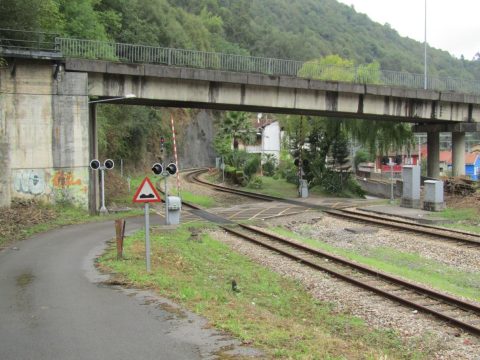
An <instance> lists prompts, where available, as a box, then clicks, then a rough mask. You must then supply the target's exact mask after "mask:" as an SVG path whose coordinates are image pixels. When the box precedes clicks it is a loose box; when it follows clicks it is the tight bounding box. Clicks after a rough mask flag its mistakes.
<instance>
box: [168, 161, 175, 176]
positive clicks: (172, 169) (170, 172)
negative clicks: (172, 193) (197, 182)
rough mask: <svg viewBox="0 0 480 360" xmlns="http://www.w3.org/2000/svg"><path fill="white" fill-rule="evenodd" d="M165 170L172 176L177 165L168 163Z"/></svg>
mask: <svg viewBox="0 0 480 360" xmlns="http://www.w3.org/2000/svg"><path fill="white" fill-rule="evenodd" d="M166 170H167V172H168V173H169V174H170V175H174V174H176V173H177V165H175V163H170V164H168V166H167V168H166Z"/></svg>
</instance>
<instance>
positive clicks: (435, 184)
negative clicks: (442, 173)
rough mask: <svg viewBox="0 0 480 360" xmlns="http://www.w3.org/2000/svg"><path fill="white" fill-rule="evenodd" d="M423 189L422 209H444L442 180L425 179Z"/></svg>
mask: <svg viewBox="0 0 480 360" xmlns="http://www.w3.org/2000/svg"><path fill="white" fill-rule="evenodd" d="M424 189H425V196H424V201H423V209H424V210H427V211H441V210H443V209H445V202H444V201H443V181H440V180H426V181H425V184H424Z"/></svg>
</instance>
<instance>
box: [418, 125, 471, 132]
mask: <svg viewBox="0 0 480 360" xmlns="http://www.w3.org/2000/svg"><path fill="white" fill-rule="evenodd" d="M412 130H413V132H417V133H425V132H431V131H436V132H452V133H453V132H480V123H456V124H452V123H450V124H438V123H437V124H420V125H415V126H413V128H412Z"/></svg>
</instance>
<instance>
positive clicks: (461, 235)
mask: <svg viewBox="0 0 480 360" xmlns="http://www.w3.org/2000/svg"><path fill="white" fill-rule="evenodd" d="M205 171H206V170H205V169H200V170H196V171H194V172H191V173H189V174H187V179H188V180H189V181H191V182H195V183H199V184H201V185H203V186H208V187H210V188H213V189H215V190H217V191H222V192H226V193H231V194H237V195H239V196H247V197H249V198H253V199H257V200H262V201H279V202H287V203H289V204H293V205H297V206H303V207H309V208H312V209H316V210H320V211H323V212H324V213H326V214H328V215H331V216H335V217H338V218H342V219H346V220H350V221H355V222H361V223H364V224H369V225H373V226H376V227H383V228H388V229H394V230H399V231H404V232H410V233H414V234H422V235H427V236H431V237H434V238H437V239H441V240H447V241H451V242H453V243H456V244H457V245H459V246H468V247H471V248H480V235H478V234H474V233H469V232H466V231H459V230H453V229H447V228H442V227H439V226H432V225H426V224H418V223H416V222H413V221H408V220H402V219H399V218H395V219H389V218H387V217H385V216H381V215H376V214H366V213H362V212H359V211H356V210H350V209H333V208H330V207H327V206H319V205H312V204H306V203H304V202H300V201H296V200H293V199H282V198H278V197H274V196H269V195H263V194H256V193H252V192H248V191H243V190H239V189H232V188H228V187H225V186H220V185H216V184H212V183H210V182H207V181H204V180H202V179H200V178H199V175H200V174H202V173H204V172H205Z"/></svg>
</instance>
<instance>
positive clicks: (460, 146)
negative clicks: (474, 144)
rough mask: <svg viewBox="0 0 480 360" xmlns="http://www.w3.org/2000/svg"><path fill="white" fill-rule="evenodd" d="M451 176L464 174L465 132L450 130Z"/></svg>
mask: <svg viewBox="0 0 480 360" xmlns="http://www.w3.org/2000/svg"><path fill="white" fill-rule="evenodd" d="M452 163H453V164H452V165H453V166H452V170H453V176H460V175H465V133H464V132H452Z"/></svg>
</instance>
